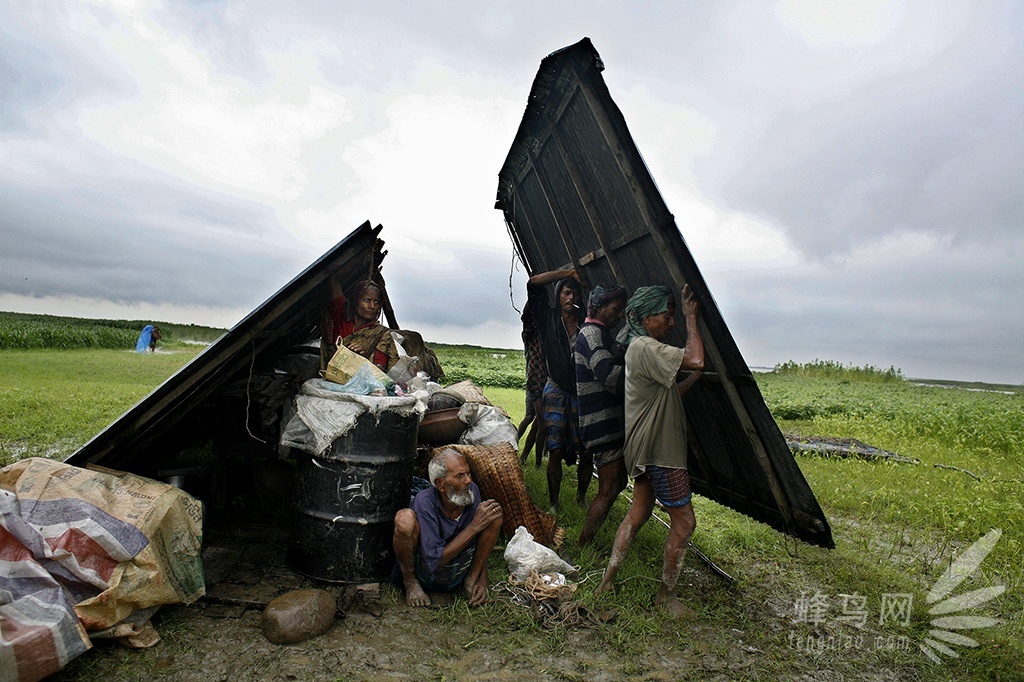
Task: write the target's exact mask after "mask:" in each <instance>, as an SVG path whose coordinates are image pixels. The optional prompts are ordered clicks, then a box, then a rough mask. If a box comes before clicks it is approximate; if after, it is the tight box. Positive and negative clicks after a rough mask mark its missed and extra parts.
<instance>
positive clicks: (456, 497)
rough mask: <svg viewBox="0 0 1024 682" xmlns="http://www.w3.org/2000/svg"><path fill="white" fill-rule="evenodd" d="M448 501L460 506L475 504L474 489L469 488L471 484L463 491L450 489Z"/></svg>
mask: <svg viewBox="0 0 1024 682" xmlns="http://www.w3.org/2000/svg"><path fill="white" fill-rule="evenodd" d="M448 501H449V502H451V503H452V504H457V505H458V506H460V507H468V506H469V505H471V504H473V491H472V490H470V489H469V486H466V487H465V488H463V489H462V492H456V491H454V490H449V491H448Z"/></svg>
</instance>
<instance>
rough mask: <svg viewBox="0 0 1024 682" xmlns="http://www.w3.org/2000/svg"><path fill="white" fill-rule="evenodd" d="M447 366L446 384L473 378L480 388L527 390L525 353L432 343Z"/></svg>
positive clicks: (443, 364)
mask: <svg viewBox="0 0 1024 682" xmlns="http://www.w3.org/2000/svg"><path fill="white" fill-rule="evenodd" d="M430 347H431V348H432V349H433V350H434V352H435V353H437V358H438V360H440V361H441V366H442V367H444V373H445V377H444V383H445V384H446V385H447V384H454V383H457V382H459V381H465V380H466V379H472V380H473V382H474V383H476V384H477V385H479V386H494V387H496V388H519V389H525V387H526V359H525V358H524V356H523V351H522V350H508V349H503V348H478V347H476V346H453V345H448V344H442V343H438V344H434V343H432V344H430Z"/></svg>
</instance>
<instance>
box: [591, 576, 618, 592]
mask: <svg viewBox="0 0 1024 682" xmlns="http://www.w3.org/2000/svg"><path fill="white" fill-rule="evenodd" d="M614 591H615V582H614V581H612V580H609V579H607V578H605V579H603V580H602V581H601V584H600V585H598V586H597V589H596V590H594V594H604V593H605V592H614Z"/></svg>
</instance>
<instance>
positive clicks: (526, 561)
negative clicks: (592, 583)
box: [505, 526, 577, 582]
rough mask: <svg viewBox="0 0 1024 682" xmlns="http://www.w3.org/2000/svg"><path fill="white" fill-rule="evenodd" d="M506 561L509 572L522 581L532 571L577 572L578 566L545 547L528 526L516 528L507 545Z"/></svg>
mask: <svg viewBox="0 0 1024 682" xmlns="http://www.w3.org/2000/svg"><path fill="white" fill-rule="evenodd" d="M505 563H507V564H508V571H509V573H514V574H515V576H516V577H517V578H519V579H520V580H521V581H524V582H525V581H526V578H527V577H528V576H529V575H530V573H531V572H534V571H535V572H537V573H564V574H575V573H576V572H577V571H576V568H575V567H574V566H572V565H570V564H568V563H566V562H565V561H563V560H562V558H561V557H560V556H558V554H556V553H555V550H553V549H551V548H550V547H545V546H544V545H542V544H540V543H539V542H537V541H535V540H534V539H533V535H531V534H530V531H528V530H526V526H519V527H518V528H516V532H515V534H514V535H513V536H512V539H511V540H509V541H508V545H506V546H505Z"/></svg>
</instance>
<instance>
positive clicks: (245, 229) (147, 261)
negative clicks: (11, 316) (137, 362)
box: [0, 167, 309, 306]
mask: <svg viewBox="0 0 1024 682" xmlns="http://www.w3.org/2000/svg"><path fill="white" fill-rule="evenodd" d="M107 179H108V180H109V179H110V178H107ZM63 180H64V181H63V182H57V183H55V185H56V187H55V186H54V185H50V186H45V187H41V186H38V185H34V184H31V183H19V182H16V181H15V180H13V179H10V178H9V179H7V180H6V181H5V182H4V183H3V185H2V186H0V254H2V255H0V272H3V273H4V274H3V276H2V277H0V288H2V290H3V291H4V292H6V293H13V294H17V295H23V296H33V297H41V296H71V295H77V296H86V297H92V298H97V299H101V300H110V301H115V302H123V303H126V304H134V303H139V302H147V303H174V304H181V305H201V306H248V305H255V304H256V303H258V302H260V301H261V300H263V298H265V297H266V296H267V295H269V294H270V293H272V292H273V291H274V290H275V289H276V288H277V287H278V286H280V285H281V284H283V283H284V282H286V281H287V280H288V279H289V278H290V277H291V276H292V275H293V274H294V273H295V272H297V271H298V269H300V268H301V267H302V266H303V265H305V263H306V262H308V259H309V256H308V254H306V253H303V252H302V251H300V249H298V248H297V247H296V246H295V245H292V246H290V247H289V246H288V242H287V240H286V238H285V237H283V236H282V235H281V234H280V228H279V227H278V226H277V224H276V220H275V219H274V216H273V212H272V211H271V210H270V209H268V208H267V207H264V206H259V205H255V204H252V203H249V202H244V201H240V200H237V199H234V198H231V197H227V196H223V195H218V194H217V193H215V192H211V191H209V190H205V189H201V188H197V187H190V186H188V185H186V184H184V183H181V182H178V181H174V180H173V179H170V178H166V177H160V176H158V175H156V174H153V173H152V172H149V171H147V170H146V169H144V168H137V167H136V168H122V169H120V173H119V174H115V175H114V176H113V178H112V180H113V182H115V183H116V186H117V189H116V191H112V189H111V187H110V186H108V185H107V184H106V183H105V182H100V183H94V182H93V181H91V180H89V179H87V178H82V177H72V176H64V178H63ZM61 187H64V188H66V189H63V188H61ZM58 197H59V200H58Z"/></svg>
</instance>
